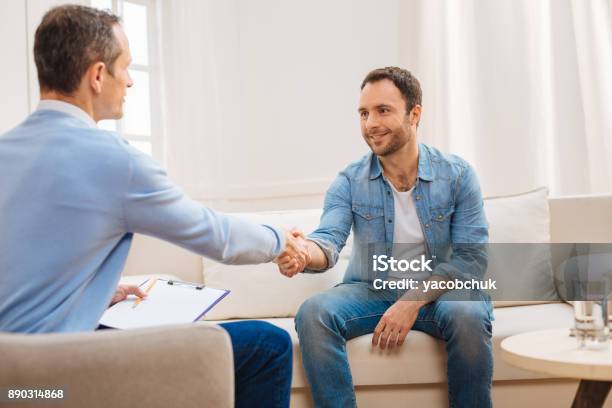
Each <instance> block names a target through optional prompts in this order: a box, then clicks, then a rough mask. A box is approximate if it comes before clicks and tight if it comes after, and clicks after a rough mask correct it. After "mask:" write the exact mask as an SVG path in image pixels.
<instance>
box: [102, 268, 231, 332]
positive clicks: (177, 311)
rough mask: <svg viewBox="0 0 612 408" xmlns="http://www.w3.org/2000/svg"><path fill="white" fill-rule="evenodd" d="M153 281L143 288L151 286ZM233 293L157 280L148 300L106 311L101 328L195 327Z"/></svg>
mask: <svg viewBox="0 0 612 408" xmlns="http://www.w3.org/2000/svg"><path fill="white" fill-rule="evenodd" d="M147 282H149V279H147V280H146V281H144V282H143V283H141V284H140V285H139V286H140V287H142V286H143V285H145V284H147ZM229 293H230V291H229V290H226V289H214V288H209V287H206V286H205V285H202V284H198V283H192V282H184V281H179V280H168V279H157V281H156V282H155V285H154V286H153V287H152V288H151V289H150V291H149V294H148V296H147V297H146V298H145V299H143V300H142V301H140V303H139V304H137V305H135V303H136V299H137V297H135V296H130V297H128V298H127V299H125V300H123V301H121V302H118V303H116V304H114V305H113V306H111V307H110V308H108V309H106V311H105V312H104V314H103V315H102V318H101V319H100V324H101V325H103V326H107V327H112V328H115V329H124V330H125V329H137V328H143V327H151V326H161V325H166V324H180V323H193V322H195V321H198V320H200V319H201V318H202V317H203V316H204V315H205V314H206V313H207V312H208V311H209V310H210V309H212V308H213V307H214V306H215V305H216V304H217V303H219V302H220V301H221V300H222V299H223V298H224V297H225V296H227V295H228V294H229Z"/></svg>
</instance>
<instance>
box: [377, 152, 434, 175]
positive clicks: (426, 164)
mask: <svg viewBox="0 0 612 408" xmlns="http://www.w3.org/2000/svg"><path fill="white" fill-rule="evenodd" d="M370 154H371V155H372V157H371V161H370V180H374V179H377V178H378V177H380V176H382V165H381V164H380V159H379V158H378V156H376V155H375V154H373V153H370ZM417 177H418V178H420V179H421V180H423V181H432V180H433V169H432V167H431V159H430V157H429V151H428V150H427V148H425V146H424V145H423V144H422V143H419V167H418V169H417Z"/></svg>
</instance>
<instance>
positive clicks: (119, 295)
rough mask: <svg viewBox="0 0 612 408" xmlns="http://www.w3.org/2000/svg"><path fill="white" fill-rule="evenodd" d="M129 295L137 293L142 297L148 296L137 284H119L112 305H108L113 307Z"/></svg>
mask: <svg viewBox="0 0 612 408" xmlns="http://www.w3.org/2000/svg"><path fill="white" fill-rule="evenodd" d="M129 295H136V296H138V297H139V298H141V299H144V298H145V297H147V294H146V293H144V292H143V291H142V289H140V288H139V287H138V286H136V285H119V286H117V291H115V295H114V296H113V298H112V299H111V302H110V305H108V307H111V306H112V305H114V304H115V303H119V302H121V301H122V300H125V299H126V298H127V297H128V296H129Z"/></svg>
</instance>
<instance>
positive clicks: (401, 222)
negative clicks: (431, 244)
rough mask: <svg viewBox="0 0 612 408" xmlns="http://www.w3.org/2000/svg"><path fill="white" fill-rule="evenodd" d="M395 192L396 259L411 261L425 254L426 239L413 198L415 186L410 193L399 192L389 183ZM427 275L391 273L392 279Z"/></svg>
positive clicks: (420, 277)
mask: <svg viewBox="0 0 612 408" xmlns="http://www.w3.org/2000/svg"><path fill="white" fill-rule="evenodd" d="M387 182H388V183H389V185H390V186H391V189H392V190H393V203H394V207H395V220H394V224H393V252H392V255H393V257H394V258H395V259H398V260H399V259H406V260H411V259H414V258H418V257H420V256H421V255H423V254H424V253H425V237H424V236H423V230H422V229H421V223H420V222H419V218H418V215H417V210H416V205H415V203H414V198H413V197H412V191H413V190H414V186H413V187H412V188H411V189H410V190H408V191H397V190H396V189H395V187H394V186H393V184H392V183H391V182H389V181H387ZM427 277H429V274H428V273H426V275H425V276H423V273H422V272H421V273H416V272H410V271H407V272H402V271H390V272H389V278H390V279H393V278H395V279H404V278H413V279H425V278H427Z"/></svg>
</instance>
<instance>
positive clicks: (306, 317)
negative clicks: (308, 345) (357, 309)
mask: <svg viewBox="0 0 612 408" xmlns="http://www.w3.org/2000/svg"><path fill="white" fill-rule="evenodd" d="M330 306H331V305H329V302H328V301H327V300H326V299H325V297H324V296H313V297H311V298H309V299H307V300H306V301H305V302H304V303H302V305H301V306H300V308H299V310H298V312H297V315H296V316H295V328H296V331H297V332H298V334H299V335H300V336H301V335H302V334H310V333H313V332H315V331H316V329H317V328H321V327H330V326H332V325H333V324H334V316H333V314H332V313H331V312H330Z"/></svg>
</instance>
